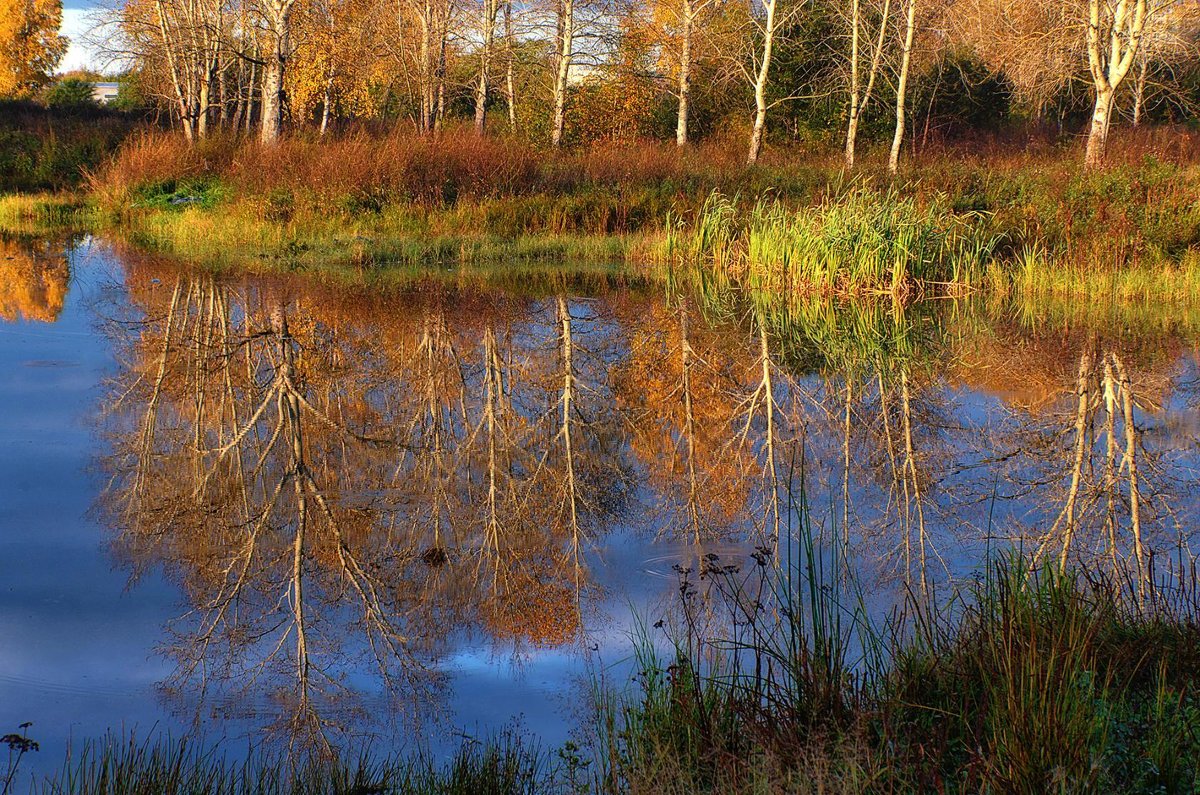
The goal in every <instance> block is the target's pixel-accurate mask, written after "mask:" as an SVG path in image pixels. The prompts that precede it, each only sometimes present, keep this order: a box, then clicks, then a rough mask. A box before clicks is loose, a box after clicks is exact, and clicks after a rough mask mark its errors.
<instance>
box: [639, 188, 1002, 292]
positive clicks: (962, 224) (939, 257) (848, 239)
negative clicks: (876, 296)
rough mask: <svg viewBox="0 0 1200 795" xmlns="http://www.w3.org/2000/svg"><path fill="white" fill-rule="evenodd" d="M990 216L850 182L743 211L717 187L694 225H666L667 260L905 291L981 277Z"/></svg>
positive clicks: (754, 285)
mask: <svg viewBox="0 0 1200 795" xmlns="http://www.w3.org/2000/svg"><path fill="white" fill-rule="evenodd" d="M984 220H985V219H984V218H983V216H982V215H980V214H979V213H974V212H970V213H961V214H959V213H954V212H952V211H951V210H950V208H949V204H948V200H947V199H946V197H945V196H944V195H941V194H936V193H935V194H932V195H931V196H929V197H927V198H926V200H925V201H924V202H922V201H919V200H918V199H917V198H915V197H912V196H905V195H902V194H900V193H899V192H898V191H896V190H895V189H894V188H889V189H887V190H885V191H882V192H880V191H876V190H873V189H870V188H867V187H863V186H861V185H859V186H853V187H851V188H850V189H848V190H846V191H844V192H841V193H839V194H837V195H835V196H832V197H830V198H827V199H825V200H824V201H822V202H821V203H820V204H818V205H816V206H813V207H807V208H799V209H795V208H791V207H789V206H788V205H786V204H784V203H783V202H781V201H779V200H778V199H774V198H769V199H759V200H758V201H756V202H755V203H754V204H753V206H752V207H750V209H748V210H747V209H745V208H744V207H742V206H741V205H740V203H739V202H738V200H737V199H736V198H729V197H726V196H724V195H722V194H719V193H714V194H713V195H712V196H710V197H709V199H708V201H707V202H706V203H705V205H704V207H703V209H702V210H701V212H700V214H699V216H698V217H697V219H696V221H695V223H694V225H693V226H692V228H691V229H690V230H685V229H683V228H681V226H680V224H679V223H678V222H677V221H676V222H672V223H671V224H670V225H669V226H668V229H667V232H666V233H665V235H664V243H663V245H662V247H661V256H662V258H663V259H665V260H666V261H668V262H670V263H673V264H679V265H691V266H695V265H699V264H709V265H710V266H711V267H714V268H718V269H722V270H726V271H728V272H729V273H731V275H733V277H734V278H736V279H738V280H739V281H740V282H742V283H744V284H746V285H747V286H748V287H749V288H750V289H751V290H756V291H768V292H778V293H814V292H815V293H820V294H825V295H830V294H865V293H872V292H875V293H878V292H888V293H892V294H901V293H907V292H910V291H912V290H914V289H921V288H922V287H925V286H938V285H949V284H969V283H971V282H973V281H976V280H977V279H978V274H980V273H982V272H983V270H984V267H985V265H986V263H987V262H988V260H989V259H990V257H991V253H992V250H993V249H994V248H995V246H996V242H997V241H996V239H995V238H994V237H992V236H990V234H989V232H988V230H987V225H986V223H984Z"/></svg>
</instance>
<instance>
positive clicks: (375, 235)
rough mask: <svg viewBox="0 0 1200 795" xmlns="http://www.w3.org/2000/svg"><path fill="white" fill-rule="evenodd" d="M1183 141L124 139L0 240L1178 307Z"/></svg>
mask: <svg viewBox="0 0 1200 795" xmlns="http://www.w3.org/2000/svg"><path fill="white" fill-rule="evenodd" d="M1193 136H1194V134H1192V133H1188V132H1184V131H1180V130H1176V131H1169V130H1164V129H1158V130H1154V131H1148V132H1146V133H1145V134H1143V135H1141V136H1140V137H1137V138H1133V137H1132V136H1131V137H1130V138H1129V140H1127V141H1126V142H1125V146H1124V147H1123V148H1122V149H1120V150H1117V151H1114V152H1113V153H1112V155H1111V156H1110V163H1109V165H1108V166H1107V167H1106V168H1104V169H1099V170H1087V171H1085V170H1082V169H1080V168H1079V166H1078V164H1077V157H1076V153H1075V152H1074V151H1073V149H1072V148H1070V147H1067V148H1063V147H1054V146H1050V145H1046V146H1042V147H1035V148H1034V149H1033V150H1032V151H1029V152H1019V151H1016V150H1013V149H1011V148H1006V147H1004V146H1002V145H1000V144H997V145H996V146H994V147H992V148H991V149H987V148H984V150H983V151H977V150H976V149H975V148H972V149H963V150H955V149H952V148H947V149H946V150H945V151H943V152H942V153H940V154H938V155H931V156H928V157H926V158H925V160H924V161H923V165H921V166H920V167H914V168H912V169H910V170H908V171H905V172H902V173H901V174H900V175H899V176H896V177H893V176H891V175H889V174H887V173H886V171H885V170H884V169H882V168H878V169H872V167H871V166H872V164H871V163H870V162H867V163H865V164H863V166H862V168H861V172H860V173H858V174H857V175H856V176H854V177H853V178H849V177H846V176H845V174H844V172H843V171H842V169H841V166H840V163H839V162H838V161H837V159H836V157H834V156H832V155H825V156H821V155H813V154H799V153H789V152H787V151H779V152H772V153H770V154H769V156H765V157H764V158H763V160H762V161H761V162H760V163H759V164H757V165H755V166H750V167H747V166H745V165H744V164H742V163H741V162H740V160H739V157H738V153H737V152H736V150H734V149H732V148H729V147H722V146H721V145H720V144H718V143H712V144H701V145H698V146H696V147H692V148H687V149H684V150H679V149H678V148H676V147H673V146H670V145H667V144H655V143H626V144H612V145H601V146H595V147H592V148H589V149H583V150H567V151H555V152H546V151H544V150H540V149H537V148H535V147H532V146H529V145H526V144H522V143H517V142H514V141H507V140H504V139H497V138H479V137H476V136H474V135H472V134H471V133H470V132H469V131H466V130H460V131H448V132H447V133H445V134H444V135H442V136H441V137H437V138H429V137H419V136H409V135H401V134H392V135H385V136H367V135H348V136H346V137H343V138H335V139H328V140H303V139H289V140H285V141H282V142H279V143H277V144H274V145H271V146H263V145H261V144H258V143H255V142H247V141H239V140H235V139H224V138H218V137H214V138H210V139H207V140H205V141H201V142H198V143H196V144H188V143H186V142H184V141H182V140H180V139H179V138H178V137H177V136H171V135H168V134H164V133H145V132H143V133H139V134H135V135H133V136H131V137H130V138H129V139H127V140H126V142H125V143H124V144H123V145H122V146H121V147H120V148H119V149H118V150H117V151H116V153H115V154H114V155H113V156H111V157H110V158H108V159H107V160H105V161H104V162H102V164H101V165H99V166H98V167H96V168H95V169H94V170H91V171H88V172H87V173H86V174H85V176H84V179H83V182H82V184H81V185H80V187H79V188H78V189H76V190H74V191H59V192H54V193H24V194H10V195H7V196H3V197H0V229H2V230H5V231H7V232H9V233H26V234H29V233H37V232H46V231H53V230H78V231H83V232H94V233H102V234H105V235H109V236H112V237H115V238H117V239H120V240H122V241H123V242H125V243H127V244H129V245H132V246H134V247H136V248H138V249H141V250H144V251H147V252H151V253H159V254H163V255H168V256H171V257H175V258H180V259H185V260H189V261H192V262H196V263H199V264H202V265H205V266H210V267H218V268H231V267H233V268H246V269H249V270H254V271H260V272H261V271H272V270H274V271H289V270H308V271H312V272H323V271H338V270H340V271H345V272H349V273H351V274H358V275H360V276H362V275H368V274H376V273H378V272H381V271H385V270H388V269H393V268H398V267H399V268H404V267H410V268H411V267H434V268H446V267H456V266H462V265H483V266H488V265H498V264H517V265H530V264H538V263H541V264H550V263H557V264H582V263H588V264H592V265H595V264H597V263H604V264H611V265H622V266H628V267H630V268H632V269H634V270H643V271H649V272H661V271H662V270H663V269H664V267H687V268H700V269H702V270H706V271H709V272H713V273H716V274H718V275H720V276H722V277H724V278H728V279H731V280H733V281H734V282H736V283H738V284H740V285H743V286H746V287H748V288H751V289H757V290H769V291H774V292H778V293H784V294H818V295H837V296H865V295H870V294H891V295H901V296H910V295H914V294H924V295H928V294H931V293H932V294H945V293H948V292H949V293H952V292H956V291H962V290H974V289H982V290H987V291H991V292H1008V291H1018V292H1024V293H1028V294H1034V295H1046V296H1058V297H1077V298H1087V299H1089V300H1093V299H1095V298H1096V297H1097V296H1104V297H1107V298H1109V299H1113V300H1153V299H1161V300H1166V299H1169V300H1171V301H1172V302H1187V303H1193V302H1200V254H1198V253H1197V252H1198V251H1200V249H1197V246H1198V245H1200V202H1198V201H1197V198H1196V197H1197V196H1200V167H1197V166H1196V165H1195V164H1193V163H1191V162H1190V158H1189V157H1187V156H1186V155H1185V154H1182V153H1185V152H1188V151H1190V149H1191V139H1192V137H1193ZM1171 153H1174V154H1173V155H1172V154H1171ZM879 165H882V164H879Z"/></svg>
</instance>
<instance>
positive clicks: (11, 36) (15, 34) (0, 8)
mask: <svg viewBox="0 0 1200 795" xmlns="http://www.w3.org/2000/svg"><path fill="white" fill-rule="evenodd" d="M61 24H62V0H0V96H7V97H14V96H15V97H21V96H28V95H29V94H31V93H32V92H33V91H35V90H36V89H38V88H40V87H41V86H43V85H45V84H46V82H48V80H49V77H50V73H51V72H52V71H54V68H55V67H56V66H58V62H59V61H60V60H62V57H63V55H64V54H65V53H66V51H67V40H66V39H65V38H63V37H62V36H60V35H58V28H59V26H60V25H61Z"/></svg>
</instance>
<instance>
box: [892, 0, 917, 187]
mask: <svg viewBox="0 0 1200 795" xmlns="http://www.w3.org/2000/svg"><path fill="white" fill-rule="evenodd" d="M905 5H906V6H907V7H906V9H905V14H904V49H903V51H902V52H901V55H900V75H899V77H897V79H896V131H895V133H894V134H893V135H892V151H891V154H890V155H889V156H888V171H890V172H891V173H893V174H895V173H896V172H897V171H898V170H899V168H900V146H901V144H903V143H904V124H905V103H906V101H907V99H908V72H909V69H910V67H911V66H912V50H913V37H914V34H915V32H916V19H917V0H905Z"/></svg>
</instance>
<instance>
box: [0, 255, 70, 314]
mask: <svg viewBox="0 0 1200 795" xmlns="http://www.w3.org/2000/svg"><path fill="white" fill-rule="evenodd" d="M69 277H70V268H69V267H68V265H67V258H66V257H65V256H64V255H63V254H62V253H61V252H60V251H56V250H55V249H54V247H53V245H51V244H49V243H42V244H39V245H27V244H24V243H20V242H17V241H12V240H0V318H3V319H4V320H6V321H9V322H13V321H17V320H36V321H40V322H42V323H53V322H54V321H55V320H57V319H58V316H59V313H61V312H62V308H63V301H64V300H65V299H66V296H67V283H68V281H69Z"/></svg>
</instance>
